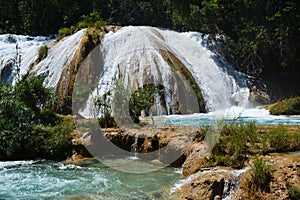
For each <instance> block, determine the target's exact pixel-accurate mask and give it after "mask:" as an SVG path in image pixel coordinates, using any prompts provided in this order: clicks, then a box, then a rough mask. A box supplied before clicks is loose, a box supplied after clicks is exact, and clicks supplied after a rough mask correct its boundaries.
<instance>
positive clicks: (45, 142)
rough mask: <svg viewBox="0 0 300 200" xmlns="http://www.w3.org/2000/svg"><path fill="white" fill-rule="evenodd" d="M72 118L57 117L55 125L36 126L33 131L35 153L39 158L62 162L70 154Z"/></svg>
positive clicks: (73, 126)
mask: <svg viewBox="0 0 300 200" xmlns="http://www.w3.org/2000/svg"><path fill="white" fill-rule="evenodd" d="M74 129H75V125H74V122H73V119H72V118H68V117H61V116H59V117H58V122H57V124H56V125H54V126H51V125H48V126H44V125H42V124H39V125H36V126H35V127H34V129H33V135H34V146H35V151H36V152H37V154H38V155H39V156H40V157H41V158H46V159H52V160H62V159H65V158H66V157H67V156H68V155H70V154H71V149H70V148H71V139H72V138H71V134H70V133H71V132H72V131H73V130H74Z"/></svg>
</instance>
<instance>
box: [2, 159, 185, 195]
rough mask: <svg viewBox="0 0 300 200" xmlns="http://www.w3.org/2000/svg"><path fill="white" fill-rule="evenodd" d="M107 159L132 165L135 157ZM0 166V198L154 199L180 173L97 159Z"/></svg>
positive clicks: (3, 164)
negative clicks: (137, 171) (133, 170)
mask: <svg viewBox="0 0 300 200" xmlns="http://www.w3.org/2000/svg"><path fill="white" fill-rule="evenodd" d="M106 162H110V163H111V164H113V163H115V165H118V164H120V163H127V167H130V166H131V167H133V166H134V163H135V162H136V161H130V160H123V161H121V160H120V159H117V160H107V161H106ZM130 162H132V163H133V164H130ZM0 166H1V167H0V199H20V198H21V199H75V198H84V199H97V200H98V199H105V200H106V199H113V200H114V199H143V198H147V199H154V197H153V193H154V192H157V191H158V190H160V189H162V188H163V187H165V186H169V185H173V184H174V182H175V181H176V180H177V179H178V177H179V176H180V175H179V174H177V173H176V172H175V171H174V169H172V168H165V169H159V170H157V171H154V172H151V173H146V174H145V173H143V174H131V173H125V172H122V171H118V170H114V169H112V168H109V167H107V166H105V165H103V164H101V163H99V162H96V161H95V162H91V161H89V162H83V163H81V164H80V165H74V164H63V163H55V162H48V161H8V162H0ZM138 166H139V167H140V168H145V167H147V166H148V167H149V164H148V163H144V164H143V163H142V162H140V164H139V165H138ZM124 167H126V166H124Z"/></svg>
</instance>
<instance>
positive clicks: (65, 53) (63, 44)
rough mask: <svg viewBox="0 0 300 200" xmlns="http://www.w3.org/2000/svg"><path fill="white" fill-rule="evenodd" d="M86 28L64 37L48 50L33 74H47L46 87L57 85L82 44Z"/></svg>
mask: <svg viewBox="0 0 300 200" xmlns="http://www.w3.org/2000/svg"><path fill="white" fill-rule="evenodd" d="M84 33H85V29H83V30H80V31H78V32H77V33H75V34H73V35H71V36H68V37H64V38H63V39H62V40H61V41H59V42H58V43H56V44H55V45H54V46H53V47H51V48H50V49H49V51H48V55H47V57H46V58H45V59H44V60H42V61H41V62H40V63H38V64H37V66H35V68H34V70H33V71H34V72H33V74H35V75H46V78H45V80H44V85H45V86H46V87H56V86H57V84H58V81H59V79H60V77H61V75H62V71H63V70H64V68H66V67H69V64H70V62H71V61H72V59H73V56H74V54H75V52H76V50H77V48H78V46H79V44H80V41H81V38H82V36H83V34H84Z"/></svg>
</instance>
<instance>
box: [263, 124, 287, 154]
mask: <svg viewBox="0 0 300 200" xmlns="http://www.w3.org/2000/svg"><path fill="white" fill-rule="evenodd" d="M268 139H269V143H270V148H273V149H274V151H275V152H285V151H287V150H288V149H289V146H290V144H289V135H288V133H287V130H286V129H285V128H284V127H276V128H273V129H272V130H271V131H269V132H268Z"/></svg>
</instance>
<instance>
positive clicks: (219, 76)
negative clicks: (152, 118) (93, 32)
mask: <svg viewBox="0 0 300 200" xmlns="http://www.w3.org/2000/svg"><path fill="white" fill-rule="evenodd" d="M203 40H204V39H202V37H201V34H200V33H196V32H187V33H178V32H175V31H169V30H160V29H158V28H153V27H133V26H128V27H123V28H121V29H120V30H118V31H117V32H115V33H112V32H110V33H108V34H106V35H105V38H104V41H103V49H102V57H103V60H104V62H103V70H102V72H101V74H100V79H99V85H98V89H97V90H96V91H94V93H93V96H91V97H90V99H89V102H88V103H87V105H88V106H87V107H86V108H85V109H84V110H82V112H81V114H82V115H83V116H85V117H93V116H95V114H94V113H91V112H90V111H91V110H93V109H91V108H90V106H91V105H92V104H93V103H92V100H93V98H94V96H95V95H99V96H102V95H103V94H105V93H106V92H108V91H109V90H112V89H113V87H114V84H115V80H116V79H118V78H119V79H121V82H123V84H124V86H125V88H131V89H133V90H135V89H137V88H139V87H143V85H145V84H147V83H152V84H154V85H163V86H164V93H165V95H164V98H165V102H166V107H167V111H164V110H163V109H162V107H163V106H162V105H161V99H160V97H159V95H155V105H156V106H155V109H154V113H153V115H161V114H173V113H174V98H175V95H176V94H174V93H176V91H177V90H178V88H179V87H178V83H176V82H175V83H174V80H175V81H176V79H174V72H173V71H172V69H171V67H170V66H169V65H168V63H167V62H166V61H165V60H164V59H163V57H162V55H161V54H160V50H165V51H167V52H170V53H172V54H173V55H175V56H176V57H177V58H178V59H179V60H180V61H181V62H182V63H183V64H184V65H185V66H186V67H187V69H188V70H189V71H190V72H191V74H192V75H193V76H194V78H195V80H196V82H197V84H198V85H199V87H200V89H201V90H202V93H203V96H204V99H205V101H206V109H207V110H208V111H214V110H220V109H222V110H224V109H225V108H228V107H230V106H231V105H232V104H238V105H245V104H247V102H248V96H249V89H248V88H247V85H246V82H245V79H244V77H243V76H242V75H241V74H239V73H238V72H236V71H234V70H233V69H232V68H231V67H230V66H229V65H227V64H226V63H225V62H224V61H223V60H222V59H221V58H219V57H217V55H215V54H214V53H212V52H211V51H210V50H208V49H207V48H206V47H205V46H203V45H202V41H203ZM172 91H173V92H172ZM96 115H97V114H96Z"/></svg>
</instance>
